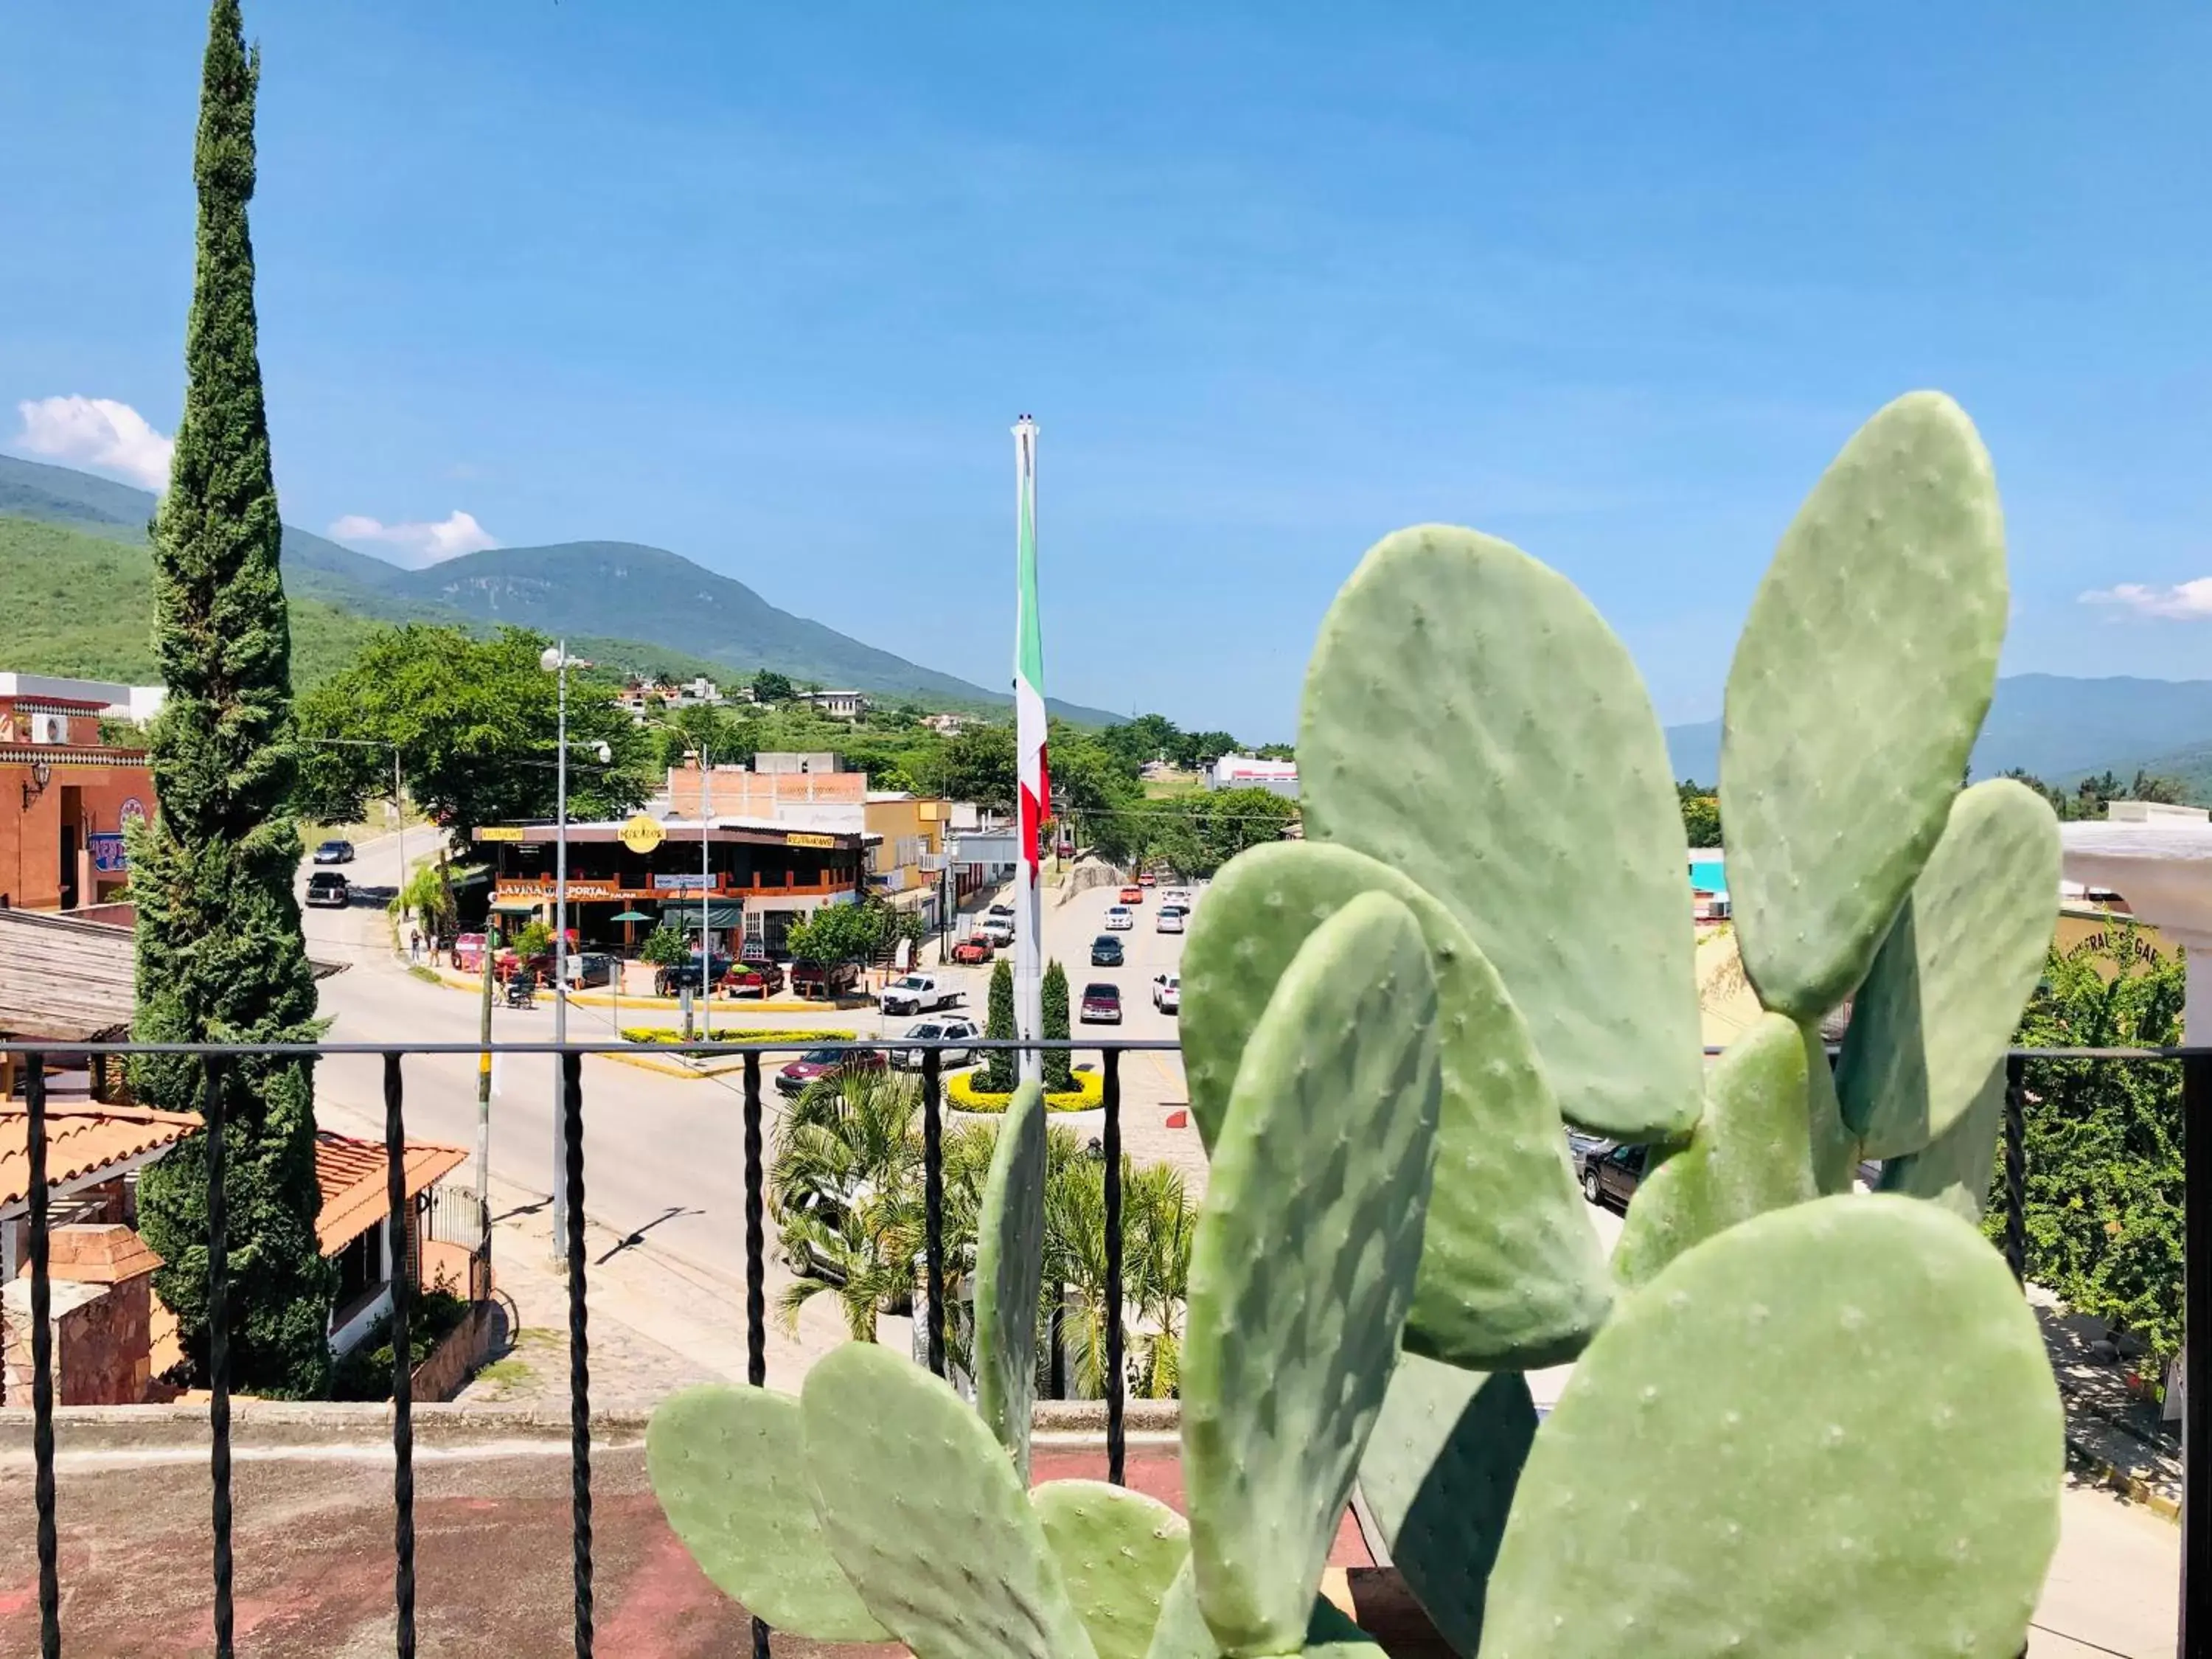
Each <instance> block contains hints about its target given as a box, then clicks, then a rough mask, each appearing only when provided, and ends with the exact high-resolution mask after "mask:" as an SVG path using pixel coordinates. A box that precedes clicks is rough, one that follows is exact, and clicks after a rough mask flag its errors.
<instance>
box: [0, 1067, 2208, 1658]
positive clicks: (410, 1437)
mask: <svg viewBox="0 0 2212 1659" xmlns="http://www.w3.org/2000/svg"><path fill="white" fill-rule="evenodd" d="M884 1046H885V1044H884V1043H883V1042H843V1043H820V1042H807V1043H803V1044H801V1043H795V1042H751V1043H720V1042H698V1043H688V1044H677V1045H665V1044H661V1045H651V1048H652V1052H654V1053H657V1054H668V1053H671V1052H672V1053H678V1054H694V1055H702V1056H715V1057H725V1056H739V1057H741V1058H742V1062H743V1068H744V1089H743V1101H744V1112H743V1157H744V1250H745V1336H746V1376H747V1378H748V1380H749V1381H750V1382H751V1383H754V1384H756V1385H758V1384H760V1383H763V1381H764V1380H765V1378H766V1376H767V1368H768V1358H767V1330H766V1317H765V1315H766V1305H767V1287H766V1240H765V1237H764V1231H765V1229H764V1202H763V1187H764V1169H763V1164H764V1151H763V1122H764V1119H765V1102H764V1097H763V1092H762V1070H763V1066H762V1061H763V1056H764V1055H768V1054H784V1053H795V1052H799V1051H800V1050H801V1049H807V1050H823V1049H828V1050H833V1051H836V1052H844V1051H848V1050H862V1049H876V1050H879V1049H881V1048H883V1047H884ZM896 1046H898V1047H899V1048H905V1049H920V1050H921V1068H920V1086H921V1119H922V1122H921V1134H922V1168H923V1182H924V1195H923V1208H924V1221H925V1239H924V1250H923V1268H922V1272H923V1288H924V1291H925V1294H926V1297H927V1317H926V1331H925V1340H926V1351H927V1360H928V1365H929V1369H930V1370H932V1371H933V1372H935V1373H936V1374H937V1375H939V1376H944V1375H945V1370H946V1357H945V1237H944V1205H945V1189H944V1112H945V1103H944V1090H943V1079H942V1069H943V1050H944V1049H945V1048H948V1047H951V1048H961V1049H966V1050H971V1051H972V1050H977V1049H981V1050H990V1049H1007V1048H1024V1049H1059V1050H1071V1051H1074V1052H1079V1053H1097V1054H1099V1056H1100V1059H1101V1066H1102V1079H1101V1080H1102V1084H1103V1088H1102V1100H1101V1104H1102V1107H1103V1117H1104V1126H1103V1136H1102V1141H1103V1152H1104V1165H1105V1167H1104V1170H1103V1181H1104V1198H1105V1256H1106V1259H1105V1264H1104V1266H1105V1285H1104V1291H1103V1302H1104V1304H1105V1306H1104V1308H1103V1310H1102V1312H1103V1316H1104V1322H1105V1333H1104V1334H1105V1345H1106V1364H1105V1366H1104V1368H1103V1369H1104V1377H1103V1382H1104V1385H1105V1392H1106V1402H1105V1403H1106V1454H1107V1474H1108V1478H1109V1480H1112V1481H1114V1482H1115V1484H1117V1485H1119V1484H1122V1483H1123V1482H1124V1481H1125V1479H1126V1474H1127V1445H1126V1439H1127V1436H1126V1433H1125V1431H1124V1417H1125V1404H1126V1402H1125V1395H1126V1392H1127V1379H1126V1377H1125V1376H1124V1375H1123V1369H1122V1367H1123V1359H1124V1332H1123V1328H1122V1322H1123V1310H1122V1307H1121V1290H1122V1279H1123V1273H1122V1270H1123V1261H1122V1246H1123V1240H1122V1237H1121V1234H1122V1214H1121V1208H1122V1191H1121V1056H1122V1055H1123V1054H1127V1053H1130V1052H1134V1051H1146V1050H1167V1051H1173V1050H1174V1049H1175V1048H1176V1043H1175V1042H1172V1041H1144V1040H1114V1041H1107V1042H1097V1041H1083V1040H1080V1039H1078V1040H1073V1041H1060V1042H1041V1043H1035V1044H1016V1043H1010V1042H975V1040H973V1039H969V1040H966V1041H963V1042H954V1043H950V1044H946V1043H932V1042H910V1041H907V1040H905V1039H900V1040H899V1041H898V1042H897V1044H896ZM636 1048H637V1045H633V1044H629V1043H621V1042H571V1043H566V1044H559V1043H552V1042H502V1043H495V1044H492V1045H491V1046H490V1051H491V1052H492V1053H495V1054H502V1053H503V1054H550V1055H553V1056H556V1058H557V1060H558V1064H559V1068H560V1081H561V1100H560V1107H561V1113H562V1121H563V1123H564V1126H565V1130H566V1138H565V1143H564V1144H565V1146H566V1148H567V1164H566V1167H565V1169H564V1170H562V1181H563V1184H564V1186H565V1188H566V1192H565V1196H566V1199H567V1215H568V1237H567V1238H566V1240H565V1241H563V1243H565V1247H566V1258H567V1268H568V1353H569V1374H568V1389H569V1438H570V1470H571V1479H570V1486H571V1536H572V1555H573V1579H574V1642H575V1651H576V1654H577V1655H578V1659H590V1655H591V1653H592V1433H591V1367H590V1346H589V1329H588V1327H589V1312H588V1309H587V1305H586V1256H585V1232H584V1230H585V1225H586V1214H585V1206H586V1188H585V1156H584V1089H583V1062H584V1058H585V1056H586V1055H587V1054H614V1053H629V1052H635V1050H636ZM0 1052H12V1053H14V1054H16V1055H17V1056H18V1057H19V1058H20V1059H21V1060H22V1061H23V1062H24V1064H23V1067H22V1070H23V1091H24V1098H25V1102H26V1105H27V1112H26V1120H27V1154H28V1156H27V1175H28V1182H29V1188H30V1190H29V1193H28V1194H27V1222H28V1226H29V1234H30V1237H29V1240H28V1244H29V1249H28V1256H29V1266H30V1279H31V1283H30V1314H31V1327H32V1328H31V1333H30V1338H31V1342H30V1346H31V1358H32V1373H33V1374H32V1380H31V1399H32V1413H33V1442H32V1443H33V1461H34V1463H35V1484H34V1499H35V1505H36V1510H37V1529H38V1566H39V1584H38V1602H39V1629H40V1655H41V1656H42V1659H58V1656H59V1655H60V1654H61V1651H62V1624H61V1585H60V1571H59V1549H58V1541H57V1531H56V1497H55V1481H54V1376H53V1343H52V1328H51V1315H52V1288H51V1278H50V1271H49V1267H50V1263H49V1260H48V1256H49V1237H48V1235H49V1225H48V1221H49V1216H48V1209H49V1206H48V1202H47V1191H46V1170H47V1160H46V1146H47V1117H48V1101H47V1091H46V1066H47V1064H48V1063H49V1062H51V1061H54V1060H86V1061H88V1062H101V1063H104V1062H105V1061H106V1060H109V1059H112V1058H116V1057H123V1058H128V1057H130V1056H131V1055H138V1054H167V1055H185V1056H191V1057H195V1058H197V1059H198V1060H199V1061H200V1063H201V1066H202V1077H203V1104H202V1116H203V1118H204V1121H205V1123H206V1133H207V1149H208V1150H207V1174H208V1202H207V1218H208V1315H209V1322H210V1340H209V1352H208V1367H209V1376H208V1378H207V1382H208V1384H209V1389H210V1401H209V1408H208V1424H209V1431H210V1465H209V1475H210V1492H211V1508H210V1519H211V1522H212V1542H213V1597H214V1606H213V1622H214V1630H215V1650H216V1656H217V1659H233V1656H234V1635H233V1632H234V1611H233V1580H234V1562H233V1557H232V1548H231V1528H232V1507H231V1421H230V1404H231V1402H230V1376H229V1370H230V1367H229V1352H228V1316H227V1311H228V1310H227V1298H228V1290H229V1284H228V1239H227V1238H226V1236H225V1229H226V1225H227V1216H226V1213H225V1208H224V1202H225V1192H224V1186H225V1170H224V1145H223V1134H222V1127H223V1112H224V1102H223V1090H222V1076H223V1071H224V1068H225V1067H226V1066H228V1065H229V1064H232V1063H234V1062H235V1061H237V1060H241V1059H246V1058H250V1057H257V1056H293V1057H299V1058H327V1057H330V1056H333V1055H339V1054H356V1055H360V1054H366V1055H372V1056H377V1057H380V1058H381V1060H382V1062H383V1082H384V1109H385V1114H384V1146H385V1158H386V1200H387V1205H388V1214H387V1216H386V1225H387V1226H388V1227H389V1229H390V1235H389V1236H390V1244H391V1252H392V1261H393V1263H394V1264H395V1273H394V1277H393V1279H392V1465H393V1468H392V1554H393V1584H392V1595H393V1601H394V1607H395V1613H396V1632H397V1634H396V1644H397V1645H396V1650H397V1652H398V1654H399V1655H400V1656H401V1659H412V1656H413V1655H414V1653H415V1651H416V1628H415V1613H416V1605H415V1603H416V1577H415V1542H416V1541H415V1525H414V1495H415V1481H414V1421H413V1418H414V1410H413V1401H412V1398H411V1394H410V1387H411V1378H410V1358H411V1353H410V1346H409V1341H408V1315H409V1306H408V1304H409V1292H410V1285H409V1284H408V1282H407V1274H406V1272H405V1270H404V1265H402V1264H404V1263H405V1262H406V1261H408V1260H409V1212H410V1200H409V1199H408V1196H407V1192H406V1185H405V1177H404V1161H405V1143H406V1125H405V1090H404V1062H405V1060H406V1059H407V1058H408V1057H409V1056H410V1055H430V1054H465V1055H469V1056H477V1055H481V1054H484V1053H485V1052H486V1050H485V1048H484V1045H483V1044H480V1043H465V1042H446V1043H395V1044H386V1043H326V1044H321V1045H302V1044H282V1043H272V1044H186V1043H145V1044H132V1043H60V1042H53V1043H40V1044H31V1043H25V1042H21V1041H17V1042H11V1043H9V1044H5V1045H0ZM2030 1060H2096V1061H2100V1062H2102V1063H2107V1064H2114V1065H2132V1064H2141V1063H2146V1062H2151V1061H2173V1060H2179V1062H2180V1063H2181V1067H2180V1069H2181V1077H2182V1109H2183V1121H2184V1124H2185V1192H2186V1193H2188V1194H2197V1193H2201V1192H2204V1191H2207V1190H2212V1188H2208V1186H2207V1182H2212V1134H2206V1135H2199V1134H2197V1133H2187V1131H2193V1130H2194V1129H2195V1127H2196V1126H2197V1123H2198V1121H2199V1120H2200V1119H2201V1118H2202V1117H2203V1115H2204V1114H2205V1113H2206V1112H2207V1111H2212V1048H2160V1049H2133V1048H2131V1049H2112V1048H2107V1049H2087V1048H2040V1049H2016V1050H2015V1051H2014V1052H2013V1054H2011V1056H2010V1058H2009V1060H2008V1068H2007V1083H2008V1088H2007V1091H2006V1111H2005V1118H2004V1129H2003V1138H2002V1167H2003V1171H2004V1180H2003V1182H2002V1201H2003V1206H2004V1225H2003V1238H2004V1243H2003V1249H2004V1253H2005V1255H2006V1257H2007V1260H2008V1262H2009V1264H2010V1265H2011V1267H2012V1269H2013V1273H2014V1275H2015V1278H2022V1279H2024V1277H2025V1271H2026V1263H2027V1227H2026V1191H2025V1183H2026V1175H2027V1168H2026V1157H2025V1149H2026V1139H2025V1114H2024V1078H2025V1070H2026V1066H2027V1062H2028V1061H2030ZM2184 1280H2185V1314H2186V1322H2187V1328H2188V1329H2189V1330H2191V1332H2195V1331H2198V1330H2208V1329H2212V1325H2207V1324H2205V1323H2204V1321H2206V1320H2208V1319H2212V1203H2197V1202H2191V1203H2189V1204H2188V1205H2187V1206H2186V1221H2185V1266H2184ZM2208 1362H2212V1341H2206V1342H2200V1343H2195V1344H2192V1345H2188V1346H2185V1358H2184V1382H2183V1387H2184V1392H2185V1402H2184V1413H2185V1419H2184V1420H2185V1451H2184V1459H2183V1470H2184V1488H2183V1489H2184V1494H2185V1498H2186V1496H2187V1494H2189V1493H2191V1492H2199V1491H2203V1490H2208V1488H2206V1487H2204V1486H2203V1484H2202V1482H2203V1479H2205V1478H2206V1477H2207V1473H2208V1472H2207V1468H2206V1465H2207V1464H2208V1462H2212V1425H2207V1422H2206V1418H2205V1413H2207V1411H2208V1410H2212V1378H2208V1377H2207V1376H2205V1375H2204V1373H2205V1372H2206V1371H2207V1370H2208V1369H2212V1364H2209V1363H2208ZM2208 1557H2212V1525H2206V1524H2203V1523H2202V1522H2199V1521H2198V1520H2197V1517H2196V1516H2195V1515H2194V1506H2193V1505H2190V1504H2186V1503H2185V1506H2184V1511H2183V1542H2182V1562H2181V1586H2180V1589H2181V1602H2182V1607H2181V1613H2182V1620H2181V1638H2180V1644H2179V1648H2178V1651H2179V1652H2180V1653H2183V1654H2185V1655H2190V1654H2193V1653H2195V1652H2196V1651H2197V1650H2195V1649H2192V1648H2191V1647H2190V1646H2189V1644H2188V1637H2187V1630H2188V1626H2189V1624H2190V1622H2191V1621H2190V1620H2189V1616H2188V1615H2189V1613H2190V1612H2191V1608H2190V1606H2189V1601H2190V1595H2191V1589H2192V1587H2194V1588H2195V1589H2196V1590H2197V1593H2200V1594H2207V1595H2212V1559H2207V1558H2208ZM2195 1622H2196V1624H2197V1629H2198V1632H2199V1639H2200V1642H2202V1641H2203V1639H2204V1633H2205V1632H2207V1631H2209V1630H2212V1610H2199V1617H2198V1618H2197V1620H2196V1621H2195ZM752 1635H753V1650H754V1653H755V1655H756V1656H757V1659H765V1656H766V1655H767V1654H768V1652H769V1636H770V1632H769V1630H768V1627H767V1626H765V1625H763V1623H762V1622H761V1621H760V1620H757V1619H756V1620H754V1621H753V1626H752ZM2207 1650H2208V1651H2212V1646H2208V1649H2207Z"/></svg>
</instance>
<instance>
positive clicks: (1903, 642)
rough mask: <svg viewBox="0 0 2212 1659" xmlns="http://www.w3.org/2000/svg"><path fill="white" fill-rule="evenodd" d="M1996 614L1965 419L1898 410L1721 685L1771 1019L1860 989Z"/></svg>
mask: <svg viewBox="0 0 2212 1659" xmlns="http://www.w3.org/2000/svg"><path fill="white" fill-rule="evenodd" d="M2007 603H2008V601H2007V588H2006V582H2005V562H2004V524H2003V519H2002V514H2001V513H2000V512H1999V510H1998V507H1997V494H1996V478H1995V477H1994V475H1993V474H1992V473H1991V471H1990V458H1989V456H1988V454H1987V453H1985V452H1984V450H1983V448H1982V443H1981V440H1980V438H1978V436H1977V435H1975V432H1974V428H1973V424H1972V422H1970V421H1968V420H1967V419H1966V415H1965V413H1964V412H1963V411H1961V410H1960V408H1959V406H1958V405H1957V404H1954V403H1953V402H1952V401H1951V400H1950V399H1949V398H1946V397H1943V396H1942V394H1940V393H1937V392H1913V393H1911V395H1909V396H1907V397H1904V398H1899V399H1898V400H1897V401H1896V402H1895V403H1893V404H1890V405H1889V406H1888V407H1887V408H1886V409H1884V410H1881V411H1880V412H1879V413H1877V414H1876V415H1875V417H1874V418H1873V419H1872V420H1870V421H1869V422H1867V423H1866V424H1865V425H1864V426H1863V427H1862V428H1859V431H1858V433H1857V435H1856V436H1854V437H1853V438H1852V439H1851V441H1850V442H1849V443H1848V444H1846V445H1845V446H1844V451H1843V453H1841V454H1840V455H1838V457H1837V458H1836V459H1835V461H1834V463H1833V464H1832V465H1830V467H1829V468H1828V471H1827V472H1826V475H1824V476H1823V477H1822V478H1821V479H1820V483H1818V484H1816V485H1815V486H1814V489H1813V493H1812V494H1811V495H1809V496H1808V497H1807V499H1806V501H1805V504H1804V505H1803V506H1802V507H1800V508H1799V509H1798V512H1797V517H1796V520H1795V521H1794V522H1793V523H1792V524H1791V525H1790V528H1789V530H1788V531H1787V532H1785V533H1784V536H1783V538H1782V544H1781V546H1780V547H1779V548H1778V550H1776V552H1775V555H1774V562H1773V563H1772V565H1771V567H1769V568H1768V570H1767V573H1766V577H1765V580H1764V581H1762V582H1761V583H1760V584H1759V592H1758V594H1757V596H1756V597H1755V598H1754V599H1753V600H1752V605H1751V615H1750V617H1749V619H1748V620H1747V622H1746V623H1745V624H1744V630H1743V635H1742V637H1741V639H1740V640H1739V641H1737V642H1736V648H1735V661H1734V663H1733V664H1732V665H1730V667H1729V679H1728V693H1727V698H1726V702H1725V706H1724V708H1723V714H1722V730H1721V781H1720V790H1721V821H1722V822H1723V823H1724V824H1726V825H1727V826H1728V843H1729V846H1728V854H1729V864H1728V875H1729V899H1730V901H1731V902H1732V905H1733V907H1734V910H1735V924H1736V930H1737V933H1738V934H1739V935H1740V937H1741V942H1742V946H1743V965H1744V971H1745V972H1746V973H1747V975H1749V977H1750V980H1751V982H1752V984H1753V986H1755V987H1757V988H1758V991H1759V1000H1760V1001H1762V1002H1763V1003H1765V1005H1766V1006H1768V1007H1769V1008H1771V1009H1774V1010H1775V1011H1777V1012H1780V1013H1785V1014H1789V1015H1791V1016H1792V1017H1794V1018H1798V1019H1805V1020H1817V1019H1819V1018H1820V1017H1821V1016H1822V1015H1824V1014H1826V1012H1828V1011H1829V1010H1830V1009H1832V1008H1833V1007H1834V1006H1836V1005H1837V1004H1838V1003H1839V1002H1840V1001H1842V1000H1843V999H1844V997H1845V996H1847V995H1849V994H1850V992H1851V989H1852V987H1854V986H1856V985H1857V984H1858V982H1859V981H1860V980H1861V979H1862V978H1863V977H1864V976H1865V974H1866V970H1867V966H1868V964H1869V963H1871V962H1872V961H1873V959H1874V954H1875V949H1876V947H1877V946H1879V945H1881V939H1882V935H1883V933H1884V932H1885V931H1886V930H1887V928H1888V927H1889V924H1890V919H1891V918H1892V917H1893V916H1894V915H1896V914H1897V909H1898V907H1899V905H1900V904H1902V903H1903V902H1905V893H1906V891H1907V890H1908V889H1910V888H1911V885H1912V882H1913V878H1914V877H1916V876H1917V874H1918V873H1919V872H1920V866H1921V865H1922V864H1923V862H1924V861H1925V860H1927V858H1928V855H1929V853H1930V852H1931V851H1932V850H1933V849H1934V848H1935V846H1936V838H1937V837H1938V836H1941V835H1942V833H1943V823H1944V818H1945V815H1946V814H1947V813H1948V811H1949V810H1950V805H1951V798H1952V796H1953V795H1954V794H1955V793H1957V792H1958V787H1959V780H1960V777H1961V776H1962V775H1964V774H1965V772H1966V757H1967V756H1968V754H1969V753H1970V752H1971V751H1972V749H1973V746H1974V738H1975V735H1976V733H1977V732H1979V731H1980V729H1981V724H1982V716H1983V715H1984V714H1985V713H1987V712H1988V709H1989V706H1990V694H1991V692H1992V691H1993V690H1995V689H1996V671H1997V651H1998V647H2000V646H2001V645H2002V643H2003V641H2004V631H2005V612H2006V605H2007ZM1506 983H1507V984H1508V985H1509V986H1510V985H1511V984H1512V983H1513V980H1512V976H1511V975H1510V974H1509V975H1507V976H1506ZM1570 1109H1571V1103H1570Z"/></svg>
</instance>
